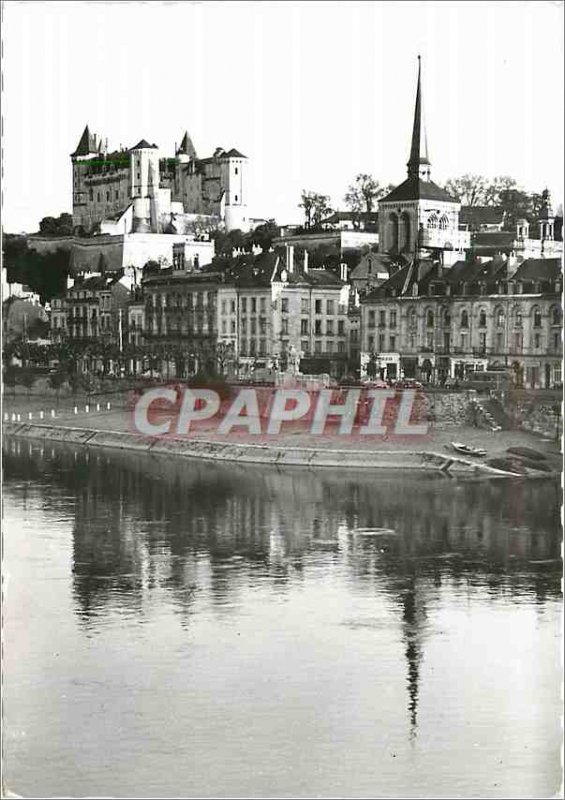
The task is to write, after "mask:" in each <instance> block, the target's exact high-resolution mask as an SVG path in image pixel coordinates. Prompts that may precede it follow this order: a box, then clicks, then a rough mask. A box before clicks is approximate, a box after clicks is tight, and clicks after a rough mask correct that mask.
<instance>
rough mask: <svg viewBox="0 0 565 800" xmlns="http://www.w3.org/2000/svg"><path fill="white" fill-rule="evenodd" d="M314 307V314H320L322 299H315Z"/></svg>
mask: <svg viewBox="0 0 565 800" xmlns="http://www.w3.org/2000/svg"><path fill="white" fill-rule="evenodd" d="M314 309H315V311H316V314H321V313H322V301H321V300H316V301H315V302H314Z"/></svg>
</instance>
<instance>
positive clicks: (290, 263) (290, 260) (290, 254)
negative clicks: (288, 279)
mask: <svg viewBox="0 0 565 800" xmlns="http://www.w3.org/2000/svg"><path fill="white" fill-rule="evenodd" d="M286 269H287V272H288V274H289V275H292V273H293V272H294V245H292V244H287V246H286Z"/></svg>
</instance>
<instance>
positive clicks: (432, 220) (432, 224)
mask: <svg viewBox="0 0 565 800" xmlns="http://www.w3.org/2000/svg"><path fill="white" fill-rule="evenodd" d="M428 228H429V229H430V230H433V229H434V228H437V217H436V215H435V214H430V216H429V217H428Z"/></svg>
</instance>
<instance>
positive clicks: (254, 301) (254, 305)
mask: <svg viewBox="0 0 565 800" xmlns="http://www.w3.org/2000/svg"><path fill="white" fill-rule="evenodd" d="M283 311H284V301H283ZM251 313H252V314H256V313H257V298H256V297H252V298H251Z"/></svg>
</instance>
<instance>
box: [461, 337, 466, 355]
mask: <svg viewBox="0 0 565 800" xmlns="http://www.w3.org/2000/svg"><path fill="white" fill-rule="evenodd" d="M461 350H463V351H465V350H467V334H466V333H462V334H461Z"/></svg>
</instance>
